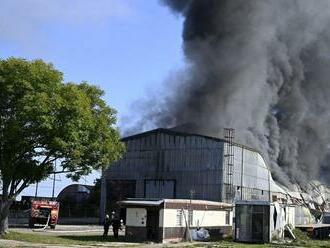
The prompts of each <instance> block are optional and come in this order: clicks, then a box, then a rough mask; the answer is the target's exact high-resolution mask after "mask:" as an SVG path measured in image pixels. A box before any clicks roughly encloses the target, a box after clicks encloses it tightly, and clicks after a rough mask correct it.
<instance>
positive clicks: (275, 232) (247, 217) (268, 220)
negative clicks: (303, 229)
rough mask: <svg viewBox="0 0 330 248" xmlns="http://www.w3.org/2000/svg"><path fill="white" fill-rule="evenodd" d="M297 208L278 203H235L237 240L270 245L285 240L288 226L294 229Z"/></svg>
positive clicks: (235, 233)
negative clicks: (274, 241)
mask: <svg viewBox="0 0 330 248" xmlns="http://www.w3.org/2000/svg"><path fill="white" fill-rule="evenodd" d="M294 220H295V207H294V206H288V205H284V204H279V203H278V202H273V203H270V202H266V201H237V202H236V203H235V228H234V236H235V240H236V241H239V242H248V243H269V242H272V240H273V239H283V238H284V230H285V228H286V225H287V224H289V225H290V226H291V227H294Z"/></svg>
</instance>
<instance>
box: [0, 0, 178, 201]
mask: <svg viewBox="0 0 330 248" xmlns="http://www.w3.org/2000/svg"><path fill="white" fill-rule="evenodd" d="M182 21H183V20H182V18H181V17H180V16H177V15H174V14H173V13H171V12H170V11H169V9H168V8H166V7H164V6H162V5H161V4H160V2H159V1H158V0H147V1H145V0H97V1H95V0H70V1H67V0H47V1H45V0H24V1H22V0H1V8H0V57H1V58H7V57H10V56H15V57H23V58H27V59H36V58H41V59H43V60H45V61H47V62H51V63H53V64H54V66H55V67H56V68H57V69H59V70H60V71H62V72H63V73H64V77H65V81H74V82H80V81H82V80H87V81H89V82H90V83H92V84H95V85H98V86H100V87H101V88H102V89H103V90H104V91H105V99H106V101H107V103H108V104H109V105H111V106H113V107H115V108H116V109H117V110H118V119H119V123H118V125H119V127H120V126H123V125H125V123H124V122H123V120H127V119H126V118H124V117H130V116H133V113H132V112H130V110H131V109H133V108H132V107H133V105H134V103H135V102H136V101H137V100H139V99H142V98H145V97H147V95H148V92H150V91H151V92H156V91H157V89H159V88H160V87H161V86H162V84H163V82H165V79H166V78H168V77H169V76H170V74H171V73H173V72H175V71H177V70H178V69H179V68H182V67H183V65H184V58H183V52H182V40H181V32H182ZM121 120H122V121H121ZM97 176H98V173H97V172H95V173H94V174H93V175H91V176H88V177H86V178H83V179H82V180H81V181H80V182H81V183H88V184H91V183H93V180H94V178H95V177H97ZM69 183H70V181H69V180H67V179H65V175H61V176H59V177H58V178H57V181H56V191H55V192H56V194H57V193H58V192H59V191H60V190H61V189H62V188H63V187H65V185H67V184H69ZM34 192H35V186H34V185H31V186H30V187H29V188H28V189H26V190H25V191H24V192H23V194H32V195H34ZM51 192H52V183H51V181H50V180H47V181H45V182H42V183H40V184H39V191H38V193H39V195H44V196H51Z"/></svg>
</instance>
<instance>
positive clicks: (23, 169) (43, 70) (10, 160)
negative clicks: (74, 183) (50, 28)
mask: <svg viewBox="0 0 330 248" xmlns="http://www.w3.org/2000/svg"><path fill="white" fill-rule="evenodd" d="M102 95H103V91H102V90H100V89H99V88H97V87H95V86H91V85H89V84H87V83H86V82H83V83H81V84H75V83H64V82H63V75H62V73H61V72H59V71H58V70H56V69H54V67H53V66H52V65H51V64H46V63H45V62H43V61H42V60H34V61H27V60H24V59H18V58H9V59H6V60H0V178H1V184H2V185H1V186H2V198H1V202H0V234H3V233H4V232H6V231H7V228H8V214H9V207H10V205H11V203H12V201H13V200H14V199H15V198H16V196H17V195H18V194H20V193H21V192H22V190H23V189H25V188H26V187H28V186H29V185H30V184H33V183H36V182H38V181H41V180H43V179H45V178H47V176H48V175H49V174H51V172H53V170H54V169H53V168H54V167H53V163H54V161H55V160H57V161H58V162H60V164H61V167H62V169H63V171H69V172H70V173H69V174H68V176H69V177H71V178H72V179H73V180H77V179H79V178H80V177H81V176H82V175H86V174H88V173H90V172H91V171H92V170H93V169H103V168H105V167H106V166H107V165H109V164H111V163H112V162H114V161H115V160H117V159H118V158H120V156H121V154H122V152H123V151H124V146H123V144H122V143H121V142H120V138H119V133H118V130H117V129H116V128H115V126H114V125H115V123H116V111H115V110H114V109H113V108H111V107H109V106H107V105H106V103H105V102H104V100H103V99H102Z"/></svg>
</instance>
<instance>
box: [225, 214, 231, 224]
mask: <svg viewBox="0 0 330 248" xmlns="http://www.w3.org/2000/svg"><path fill="white" fill-rule="evenodd" d="M226 225H230V211H226Z"/></svg>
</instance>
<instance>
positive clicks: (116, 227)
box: [111, 216, 121, 239]
mask: <svg viewBox="0 0 330 248" xmlns="http://www.w3.org/2000/svg"><path fill="white" fill-rule="evenodd" d="M111 225H112V231H113V236H114V238H115V239H117V238H118V231H119V229H121V222H120V219H119V218H118V217H117V216H114V217H113V218H112V220H111Z"/></svg>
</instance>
